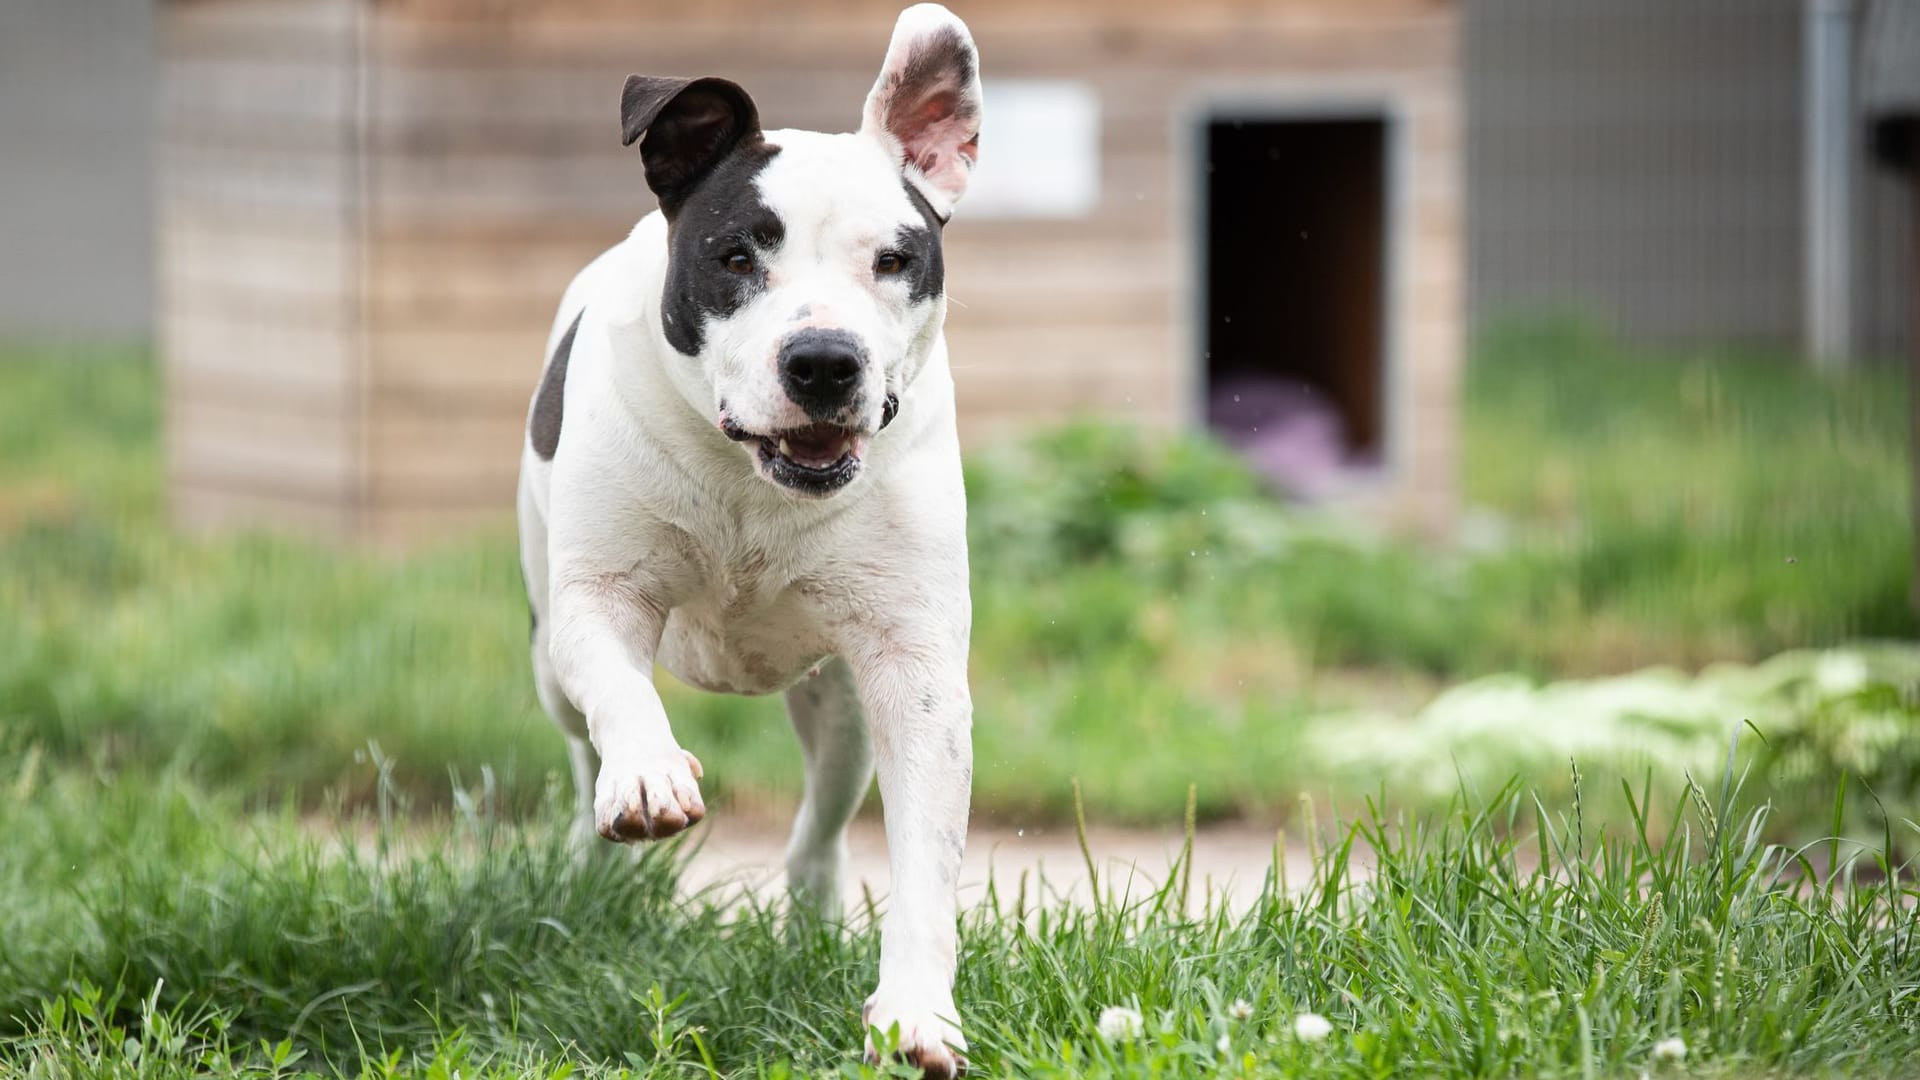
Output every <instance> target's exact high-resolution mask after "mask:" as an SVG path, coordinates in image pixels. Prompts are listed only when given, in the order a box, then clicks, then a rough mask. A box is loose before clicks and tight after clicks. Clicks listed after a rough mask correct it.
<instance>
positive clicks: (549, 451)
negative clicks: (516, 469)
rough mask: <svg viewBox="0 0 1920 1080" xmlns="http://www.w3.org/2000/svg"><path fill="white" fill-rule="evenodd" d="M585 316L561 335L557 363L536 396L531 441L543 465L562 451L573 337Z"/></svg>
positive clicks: (552, 362)
mask: <svg viewBox="0 0 1920 1080" xmlns="http://www.w3.org/2000/svg"><path fill="white" fill-rule="evenodd" d="M585 315H586V312H585V311H584V310H583V311H581V312H580V314H579V315H575V316H574V317H573V325H571V326H569V327H567V332H566V333H564V334H562V335H560V344H558V345H555V346H554V347H553V359H552V360H550V361H548V362H547V372H546V374H545V375H542V376H541V377H540V389H539V391H538V392H537V393H535V394H534V395H533V415H532V416H530V417H528V418H527V438H528V439H530V440H531V441H532V442H533V452H534V453H536V454H539V455H540V460H541V461H552V460H553V452H554V451H555V450H558V449H559V448H560V421H561V419H562V414H563V413H564V412H565V411H566V407H567V360H568V358H570V357H571V356H572V355H573V335H574V334H576V333H578V332H579V330H580V320H581V318H582V317H584V316H585Z"/></svg>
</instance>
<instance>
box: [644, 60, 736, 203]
mask: <svg viewBox="0 0 1920 1080" xmlns="http://www.w3.org/2000/svg"><path fill="white" fill-rule="evenodd" d="M642 136H645V141H643V142H641V143H640V160H641V161H642V162H643V163H645V165H646V169H647V186H648V187H650V188H652V189H653V193H654V194H655V195H658V196H659V197H660V209H662V210H664V211H665V212H666V214H667V216H668V217H669V218H671V217H673V216H674V213H675V212H676V211H677V210H678V209H679V208H680V203H681V202H682V201H684V200H685V199H686V197H687V195H688V193H690V192H691V191H692V190H693V188H694V186H695V185H696V184H698V183H699V182H700V180H701V178H702V177H704V176H706V174H707V171H708V170H710V169H712V168H713V167H714V166H715V165H716V164H718V163H719V162H720V159H722V158H724V157H726V156H727V155H728V154H729V153H732V152H733V149H734V148H735V147H737V146H739V145H740V144H741V143H742V142H744V141H747V140H750V139H757V138H759V137H760V112H759V110H758V109H756V108H754V105H753V99H752V98H750V97H748V96H747V92H746V91H745V90H742V89H740V87H739V86H738V85H736V84H734V83H730V82H728V81H727V80H725V79H712V78H708V79H663V78H656V77H654V76H652V75H629V76H627V85H626V86H625V88H623V89H622V90H621V92H620V140H621V142H622V144H624V145H626V146H632V145H633V143H634V140H636V139H640V138H641V137H642Z"/></svg>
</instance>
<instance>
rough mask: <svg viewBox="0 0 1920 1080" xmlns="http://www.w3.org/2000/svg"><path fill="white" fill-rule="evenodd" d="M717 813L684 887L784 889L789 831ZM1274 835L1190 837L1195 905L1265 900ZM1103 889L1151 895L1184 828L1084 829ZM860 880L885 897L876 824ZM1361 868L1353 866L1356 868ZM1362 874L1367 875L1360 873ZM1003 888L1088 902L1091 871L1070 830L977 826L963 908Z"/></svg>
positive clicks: (1249, 831)
mask: <svg viewBox="0 0 1920 1080" xmlns="http://www.w3.org/2000/svg"><path fill="white" fill-rule="evenodd" d="M727 819H728V815H725V814H721V815H717V816H716V819H710V820H709V822H708V824H707V825H702V826H701V827H700V829H699V830H698V831H699V832H701V833H703V834H704V835H701V836H699V837H698V839H697V841H696V842H697V843H699V845H700V847H699V851H698V852H697V853H696V854H695V855H694V857H693V859H692V861H691V862H690V863H689V865H688V869H687V876H686V879H685V882H686V886H687V887H688V888H689V889H700V888H704V887H707V886H712V885H726V886H744V887H747V888H750V889H752V890H753V891H755V892H756V893H758V894H760V895H762V896H772V895H777V892H778V890H779V889H780V888H781V884H782V875H783V868H782V858H783V855H784V852H785V849H786V835H785V833H784V832H782V831H779V830H777V829H775V828H771V827H769V826H767V825H766V824H764V823H756V822H752V821H742V820H741V819H740V818H738V817H734V818H733V819H732V821H731V822H730V821H729V820H727ZM1277 839H1278V837H1277V835H1276V834H1275V833H1273V832H1269V831H1267V830H1264V829H1259V828H1255V827H1253V826H1249V825H1243V824H1229V825H1214V826H1208V827H1206V828H1203V829H1201V830H1199V832H1198V833H1197V834H1196V835H1195V837H1194V865H1193V883H1192V888H1191V892H1190V898H1189V903H1190V905H1191V906H1193V907H1195V908H1198V907H1199V906H1200V903H1201V901H1202V899H1203V898H1204V897H1205V896H1206V895H1207V893H1208V891H1209V890H1211V891H1213V892H1216V893H1217V892H1222V891H1224V892H1225V894H1226V895H1227V897H1228V900H1229V902H1230V903H1231V904H1232V905H1233V906H1234V907H1235V908H1238V909H1244V908H1245V907H1246V906H1247V905H1248V904H1250V903H1251V902H1252V901H1253V899H1254V898H1255V897H1256V896H1257V895H1258V894H1259V892H1260V887H1261V884H1262V882H1263V881H1264V880H1265V878H1266V875H1267V872H1268V868H1269V867H1271V866H1272V865H1273V845H1274V842H1275V841H1276V840H1277ZM1088 840H1089V844H1090V846H1091V847H1092V849H1093V854H1094V863H1095V866H1096V867H1097V868H1098V870H1099V872H1100V876H1101V888H1102V891H1105V890H1107V889H1109V888H1113V887H1121V888H1130V889H1131V890H1132V892H1133V894H1134V895H1136V896H1137V895H1140V894H1143V893H1146V892H1149V891H1151V890H1152V889H1154V888H1155V887H1157V886H1158V885H1159V883H1161V882H1163V881H1165V880H1166V878H1167V876H1168V873H1169V871H1170V869H1171V868H1172V867H1173V865H1174V861H1175V860H1176V859H1177V858H1178V856H1179V853H1180V845H1181V833H1180V830H1178V829H1177V828H1176V829H1168V830H1164V831H1154V830H1143V829H1118V828H1106V827H1099V826H1095V827H1093V828H1091V829H1090V830H1089V831H1088ZM848 846H849V849H850V855H851V866H850V870H851V871H852V877H853V880H854V882H856V883H858V884H855V885H853V886H852V887H851V888H850V889H849V890H848V895H849V898H850V899H851V898H854V897H857V896H858V891H857V890H858V888H859V887H860V886H861V885H864V886H865V887H866V888H867V889H869V890H871V891H872V893H873V894H874V896H876V897H884V896H885V895H886V891H887V882H888V875H887V860H886V836H885V834H884V833H883V832H882V831H881V827H880V824H879V823H878V822H869V821H860V822H856V823H855V825H854V826H853V829H852V830H851V832H850V834H849V837H848ZM1358 861H1360V860H1359V859H1356V862H1358ZM1285 865H1286V872H1287V881H1288V882H1289V883H1290V884H1292V885H1293V886H1294V887H1298V886H1299V885H1300V884H1301V883H1303V882H1305V881H1306V880H1307V879H1308V877H1309V874H1310V868H1311V865H1312V863H1311V859H1310V857H1309V855H1308V853H1307V850H1306V848H1305V847H1303V846H1301V845H1299V844H1297V843H1289V845H1288V847H1287V850H1286V853H1285ZM1359 872H1361V873H1364V872H1365V867H1364V866H1361V867H1360V868H1359ZM989 874H991V875H992V876H993V879H994V880H995V881H997V882H998V883H999V888H1000V893H1001V902H1002V903H1003V904H1006V905H1011V903H1012V898H1013V895H1014V894H1015V893H1016V892H1017V891H1018V889H1019V881H1020V877H1021V875H1022V874H1025V875H1027V877H1028V886H1027V895H1028V897H1029V902H1030V903H1031V902H1032V901H1034V900H1037V899H1040V898H1041V896H1042V894H1041V891H1040V881H1041V880H1042V879H1044V880H1045V882H1046V892H1045V895H1046V896H1047V897H1048V898H1072V899H1075V900H1079V901H1084V900H1086V899H1087V898H1088V896H1089V892H1088V888H1087V864H1086V859H1085V857H1084V856H1083V855H1082V854H1081V851H1080V844H1079V841H1078V840H1077V839H1076V837H1075V835H1074V830H1073V827H1072V826H1065V827H1055V828H1045V829H1009V828H1001V827H987V826H976V827H975V828H974V829H973V831H972V833H971V834H970V835H969V837H968V839H967V854H966V861H965V862H964V863H963V865H962V867H961V871H960V898H961V902H962V903H963V904H965V905H968V906H971V905H974V904H977V903H979V902H980V901H981V900H982V899H983V898H984V897H985V896H986V885H987V879H988V875H989Z"/></svg>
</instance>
